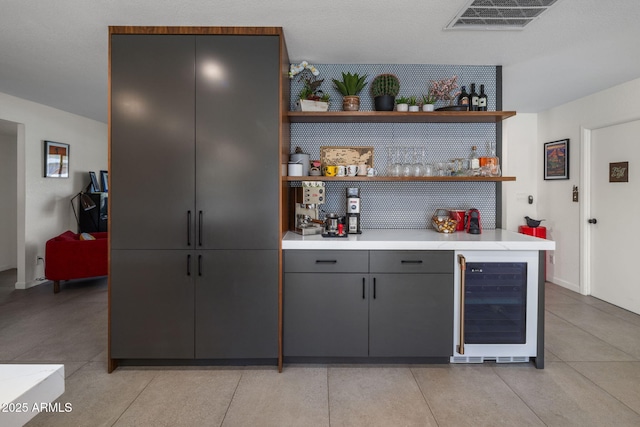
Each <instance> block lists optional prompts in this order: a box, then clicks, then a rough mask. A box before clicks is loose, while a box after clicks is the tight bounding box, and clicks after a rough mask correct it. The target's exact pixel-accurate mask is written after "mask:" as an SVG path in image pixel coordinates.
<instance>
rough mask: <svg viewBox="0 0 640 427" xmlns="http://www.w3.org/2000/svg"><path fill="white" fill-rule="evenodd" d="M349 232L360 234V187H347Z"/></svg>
mask: <svg viewBox="0 0 640 427" xmlns="http://www.w3.org/2000/svg"><path fill="white" fill-rule="evenodd" d="M347 233H349V234H360V233H362V229H361V228H360V188H359V187H350V188H347Z"/></svg>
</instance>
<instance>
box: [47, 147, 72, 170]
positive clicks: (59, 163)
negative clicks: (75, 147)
mask: <svg viewBox="0 0 640 427" xmlns="http://www.w3.org/2000/svg"><path fill="white" fill-rule="evenodd" d="M44 176H45V178H69V144H63V143H61V142H53V141H44Z"/></svg>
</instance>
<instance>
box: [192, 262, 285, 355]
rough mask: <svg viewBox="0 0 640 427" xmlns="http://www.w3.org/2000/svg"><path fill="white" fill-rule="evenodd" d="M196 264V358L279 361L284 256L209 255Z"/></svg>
mask: <svg viewBox="0 0 640 427" xmlns="http://www.w3.org/2000/svg"><path fill="white" fill-rule="evenodd" d="M195 261H196V262H197V267H196V272H195V274H196V287H195V344H196V346H195V357H196V358H198V359H247V358H274V357H276V356H277V354H278V329H277V323H278V291H277V286H275V287H274V283H273V278H274V277H277V276H278V251H277V250H231V251H217V250H208V251H200V252H198V254H197V259H196V260H195ZM276 285H277V282H276Z"/></svg>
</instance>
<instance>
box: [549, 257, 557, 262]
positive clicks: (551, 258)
mask: <svg viewBox="0 0 640 427" xmlns="http://www.w3.org/2000/svg"><path fill="white" fill-rule="evenodd" d="M549 262H550V263H551V264H555V263H556V256H555V255H549Z"/></svg>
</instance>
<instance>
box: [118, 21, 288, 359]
mask: <svg viewBox="0 0 640 427" xmlns="http://www.w3.org/2000/svg"><path fill="white" fill-rule="evenodd" d="M245 32H246V31H245ZM237 33H242V31H238V32H237ZM280 47H281V40H280V36H279V35H250V34H238V35H228V34H224V35H196V34H181V35H156V34H153V35H149V34H146V35H141V34H112V35H111V60H110V67H111V68H110V69H111V109H112V111H111V121H110V129H111V141H110V154H111V163H110V178H111V188H110V199H111V211H110V222H111V224H110V233H111V235H110V238H111V254H112V257H111V263H110V275H111V280H110V286H111V300H110V310H111V312H110V315H111V356H110V358H115V359H117V358H134V359H135V358H138V359H154V358H162V359H180V358H197V359H214V358H222V359H235V358H237V359H250V358H274V359H275V358H276V357H277V356H278V347H277V344H278V334H277V332H278V274H279V273H278V248H279V236H280V234H279V230H280V221H279V206H280V202H279V199H280V196H279V194H280V188H279V183H280V176H279V164H280V149H279V145H280V126H281V119H280V110H281V107H280V98H281V96H280V90H281V88H280V80H281V79H282V73H281V69H282V68H281V64H280V59H281V52H280ZM255 64H260V67H259V68H260V70H257V69H256V65H255Z"/></svg>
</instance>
